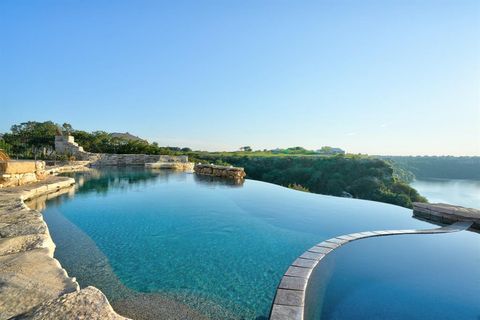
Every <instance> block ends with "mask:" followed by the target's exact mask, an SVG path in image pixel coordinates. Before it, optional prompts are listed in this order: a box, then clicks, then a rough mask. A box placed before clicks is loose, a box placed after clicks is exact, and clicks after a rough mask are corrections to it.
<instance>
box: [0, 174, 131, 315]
mask: <svg viewBox="0 0 480 320" xmlns="http://www.w3.org/2000/svg"><path fill="white" fill-rule="evenodd" d="M74 184H75V180H74V179H73V178H68V177H58V176H49V177H47V178H46V179H45V180H43V181H40V182H35V183H32V184H27V185H23V186H20V187H13V188H2V189H0V283H1V285H0V297H1V299H0V318H1V319H9V318H12V319H70V318H82V319H118V320H122V319H127V318H124V317H122V316H120V315H118V314H117V313H115V311H114V310H113V309H112V307H111V306H110V304H109V302H108V300H107V298H106V297H105V295H104V294H103V293H102V292H101V291H100V290H98V289H97V288H95V287H87V288H84V289H81V290H80V286H79V284H78V283H77V281H76V280H75V278H73V277H69V276H68V274H67V272H66V271H65V269H63V268H62V266H61V265H60V263H59V262H58V260H56V259H55V258H54V257H53V253H54V250H55V244H54V243H53V241H52V238H51V237H50V233H49V231H48V227H47V224H46V223H45V221H44V220H43V217H42V214H41V213H40V212H38V211H36V210H32V209H30V208H28V207H27V206H26V205H25V203H24V201H25V200H29V199H32V198H35V197H38V196H41V195H46V194H48V195H49V197H55V196H58V195H60V194H62V193H64V192H65V190H66V189H67V188H71V187H72V186H73V185H74Z"/></svg>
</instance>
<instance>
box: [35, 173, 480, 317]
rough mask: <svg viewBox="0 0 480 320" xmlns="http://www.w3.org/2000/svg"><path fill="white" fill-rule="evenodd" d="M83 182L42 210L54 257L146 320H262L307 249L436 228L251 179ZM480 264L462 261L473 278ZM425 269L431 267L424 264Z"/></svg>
mask: <svg viewBox="0 0 480 320" xmlns="http://www.w3.org/2000/svg"><path fill="white" fill-rule="evenodd" d="M76 178H77V180H78V181H79V185H78V186H77V190H76V192H75V194H74V195H72V194H71V195H69V196H68V195H65V196H62V197H59V198H56V199H54V200H50V201H49V202H48V203H47V207H46V209H45V210H44V216H45V219H46V221H47V224H48V225H49V228H50V232H51V234H52V237H53V239H54V241H55V243H56V245H57V249H56V252H55V255H56V257H57V258H58V259H59V260H60V262H61V263H62V265H63V266H64V267H65V268H66V269H67V271H68V272H69V274H71V275H73V276H75V277H77V279H78V281H79V282H80V284H81V285H82V286H86V285H95V286H97V287H99V288H100V289H101V290H102V291H104V293H105V294H106V295H107V297H108V298H109V299H110V300H111V302H112V304H113V306H114V308H115V309H116V310H118V311H119V312H120V313H123V314H125V315H127V316H131V317H136V318H141V319H147V318H152V319H154V318H157V319H158V318H159V314H167V315H172V318H173V317H174V315H175V314H177V315H178V314H182V315H185V318H191V319H193V318H198V319H207V318H210V319H264V318H265V317H267V316H268V312H269V308H270V304H271V301H272V299H273V296H274V293H275V289H276V286H277V284H278V281H279V280H280V278H281V276H282V275H283V273H284V272H285V270H286V268H287V267H288V266H289V264H290V263H291V262H292V261H293V260H294V259H295V258H296V257H297V256H298V255H300V254H301V253H302V252H303V251H305V250H306V249H308V248H309V247H310V246H312V245H314V244H316V243H318V242H320V241H321V240H323V239H327V238H330V237H333V236H336V235H341V234H347V233H352V232H358V231H366V230H373V229H404V228H429V227H432V225H431V224H429V223H426V222H422V221H419V220H416V219H413V218H412V217H411V215H412V213H411V211H410V210H407V209H404V208H401V207H396V206H392V205H387V204H382V203H376V202H371V201H361V200H354V199H344V198H336V197H329V196H322V195H316V194H309V193H304V192H299V191H294V190H290V189H286V188H283V187H279V186H276V185H272V184H267V183H263V182H258V181H252V180H246V181H245V182H244V183H243V185H233V184H228V183H226V182H225V181H218V180H215V179H210V178H202V177H199V176H196V175H194V174H187V173H179V172H172V171H156V172H155V171H145V170H143V169H132V168H130V169H129V168H126V169H115V170H101V171H96V172H94V173H90V174H81V175H77V176H76ZM478 239H479V237H478V234H474V236H473V237H472V238H471V239H469V241H477V242H476V243H477V244H478ZM379 241H380V240H379ZM444 245H445V247H444V250H446V251H449V250H450V248H449V242H448V241H447V242H445V243H444ZM432 254H436V255H437V254H442V253H441V252H440V253H438V252H435V253H432ZM478 257H479V252H478V250H477V251H476V252H470V253H468V254H467V253H464V254H462V255H461V259H463V260H465V261H464V263H465V264H466V265H467V267H466V269H467V270H466V271H467V272H473V271H472V270H470V269H469V268H470V267H473V266H475V265H474V264H472V263H469V261H470V260H471V259H477V260H478ZM425 266H429V267H432V268H435V265H428V264H426V265H425V264H422V265H419V266H417V267H418V268H424V267H425ZM464 276H465V277H467V276H469V277H476V276H478V271H477V272H475V273H472V274H471V275H468V273H467V274H465V273H464ZM346 277H347V282H348V275H346ZM477 279H478V278H477ZM473 280H475V279H473ZM339 283H340V282H339ZM474 284H475V281H472V285H474ZM327 292H328V291H327ZM477 293H478V292H477ZM454 298H455V297H454ZM381 303H386V302H384V301H381ZM384 307H385V306H383V305H379V306H378V308H380V310H381V309H382V308H384ZM132 313H134V314H132ZM330 314H332V313H330ZM160 318H161V317H160ZM167 318H168V317H167ZM326 318H328V316H326ZM332 318H334V319H351V318H349V317H332ZM432 319H434V318H432Z"/></svg>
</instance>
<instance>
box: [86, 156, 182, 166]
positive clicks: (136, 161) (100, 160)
mask: <svg viewBox="0 0 480 320" xmlns="http://www.w3.org/2000/svg"><path fill="white" fill-rule="evenodd" d="M155 162H161V163H188V157H187V156H167V155H150V154H111V153H98V154H97V159H96V160H94V161H92V162H91V165H92V166H98V167H102V166H144V165H145V164H146V163H155Z"/></svg>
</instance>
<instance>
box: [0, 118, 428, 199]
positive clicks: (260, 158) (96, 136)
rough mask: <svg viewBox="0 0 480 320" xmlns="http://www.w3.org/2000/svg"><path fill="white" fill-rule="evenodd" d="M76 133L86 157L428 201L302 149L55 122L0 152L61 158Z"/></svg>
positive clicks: (382, 166) (20, 129) (351, 160)
mask: <svg viewBox="0 0 480 320" xmlns="http://www.w3.org/2000/svg"><path fill="white" fill-rule="evenodd" d="M59 131H61V132H63V133H70V134H72V135H74V136H75V140H76V142H78V143H79V144H80V145H81V146H83V147H84V149H85V150H86V151H90V152H100V153H145V154H176V155H181V154H186V155H188V156H189V157H190V159H191V160H193V161H197V162H207V163H216V164H224V165H225V164H226V165H234V166H240V167H244V168H245V171H246V173H247V178H250V179H255V180H261V181H266V182H271V183H275V184H279V185H282V186H286V187H291V188H294V189H297V190H302V191H310V192H314V193H321V194H328V195H334V196H344V197H354V198H359V199H368V200H375V201H381V202H387V203H392V204H396V205H400V206H404V207H408V208H410V207H412V202H413V201H426V200H425V198H423V197H421V196H420V195H419V194H418V192H417V191H416V190H415V189H413V188H411V187H410V186H408V184H406V183H404V182H403V181H402V179H401V177H400V175H399V174H398V172H399V171H398V170H397V173H395V172H394V168H393V167H392V164H391V163H389V162H387V161H384V160H381V159H377V158H372V157H368V156H361V155H349V154H347V155H343V154H338V155H328V152H329V150H330V149H329V148H330V147H324V148H323V149H322V150H323V151H322V152H324V153H323V154H318V153H317V152H314V151H309V150H306V149H304V148H302V147H292V148H287V149H276V150H263V151H252V150H251V148H250V147H242V150H243V151H239V152H212V153H211V152H199V151H192V150H191V149H190V148H179V147H160V146H158V145H157V144H156V143H148V142H147V141H145V140H132V139H123V138H122V137H121V136H120V137H119V136H112V135H111V134H109V133H107V132H104V131H95V132H86V131H82V130H75V129H73V128H72V127H71V126H70V125H69V124H67V123H65V124H63V125H61V126H60V125H57V124H55V123H53V122H51V121H47V122H34V121H31V122H26V123H21V124H18V125H14V126H12V129H11V132H9V133H6V134H4V135H3V139H1V140H0V148H4V149H6V150H7V152H9V153H10V155H12V156H14V157H15V156H16V157H19V158H33V157H37V158H44V159H49V158H56V157H58V155H56V154H55V152H54V151H53V147H54V137H55V134H56V133H57V132H59Z"/></svg>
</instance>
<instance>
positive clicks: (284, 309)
mask: <svg viewBox="0 0 480 320" xmlns="http://www.w3.org/2000/svg"><path fill="white" fill-rule="evenodd" d="M472 224H473V222H471V221H461V222H456V223H453V224H452V225H449V226H446V227H441V228H436V229H426V230H414V229H409V230H380V231H367V232H358V233H352V234H347V235H343V236H339V237H335V238H331V239H328V240H325V241H322V242H320V243H318V244H317V245H315V246H313V247H311V248H310V249H308V250H307V251H305V252H304V253H303V254H302V255H301V256H300V257H298V258H297V259H296V260H295V261H294V262H293V263H292V264H291V265H290V267H288V269H287V271H286V272H285V274H284V276H283V277H282V279H281V281H280V284H279V285H278V287H277V292H276V294H275V298H274V301H273V304H272V309H271V312H270V320H303V318H304V307H305V294H306V290H307V285H308V281H309V278H310V275H311V274H312V271H313V269H314V268H315V267H316V266H317V265H318V264H319V263H321V262H322V259H323V258H325V256H326V255H328V254H329V253H331V252H333V251H334V250H335V249H337V248H339V247H340V246H342V245H345V244H347V243H349V242H351V241H355V240H360V239H365V238H371V237H381V236H391V235H400V234H435V233H449V232H457V231H462V230H466V229H468V228H470V227H471V226H472Z"/></svg>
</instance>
